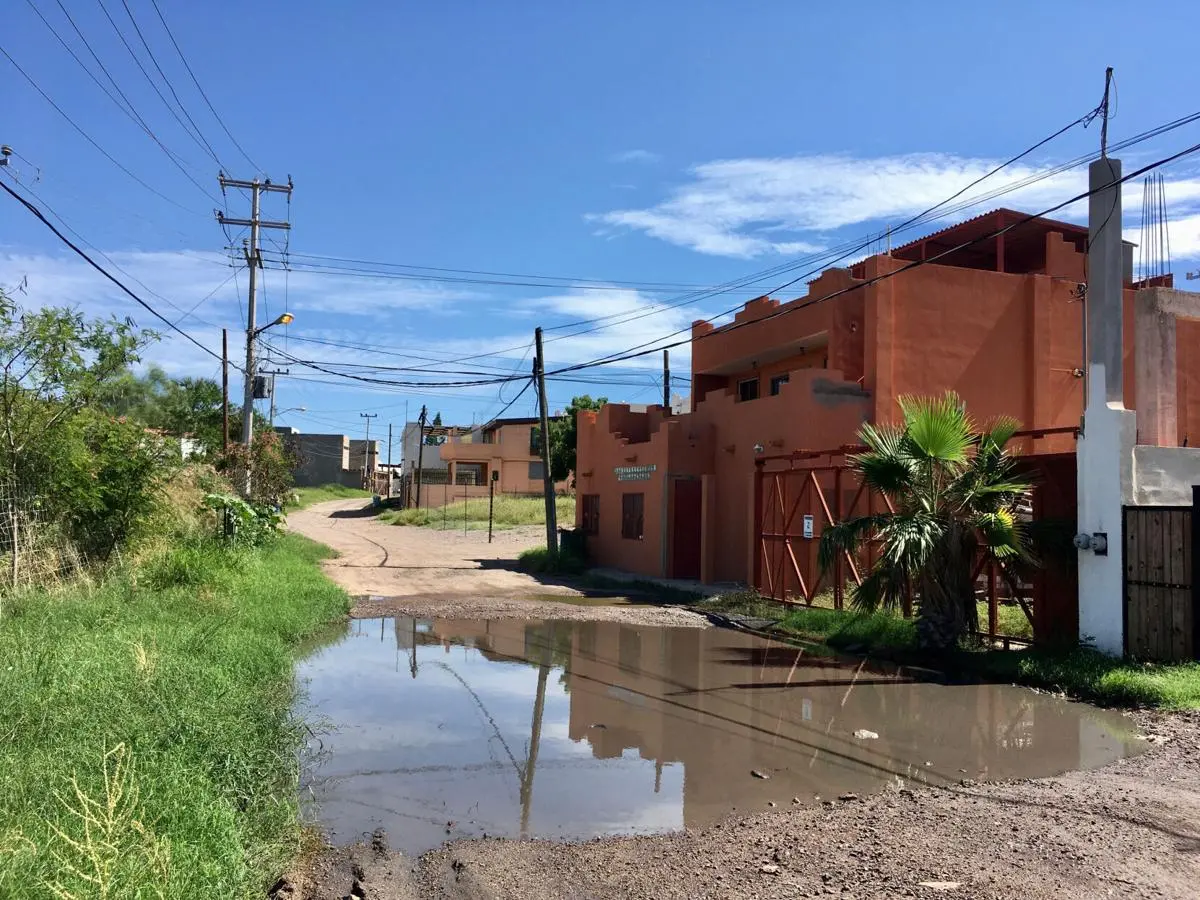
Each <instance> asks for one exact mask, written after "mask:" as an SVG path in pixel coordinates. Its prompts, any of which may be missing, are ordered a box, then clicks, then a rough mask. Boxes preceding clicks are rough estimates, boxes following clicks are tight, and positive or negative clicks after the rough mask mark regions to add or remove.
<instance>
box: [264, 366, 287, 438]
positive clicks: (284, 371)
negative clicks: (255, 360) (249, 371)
mask: <svg viewBox="0 0 1200 900" xmlns="http://www.w3.org/2000/svg"><path fill="white" fill-rule="evenodd" d="M262 374H263V375H269V376H271V415H270V417H269V419H268V421H269V422H270V423H271V427H272V428H274V427H275V376H276V375H291V374H292V373H291V370H290V369H263V370H262Z"/></svg>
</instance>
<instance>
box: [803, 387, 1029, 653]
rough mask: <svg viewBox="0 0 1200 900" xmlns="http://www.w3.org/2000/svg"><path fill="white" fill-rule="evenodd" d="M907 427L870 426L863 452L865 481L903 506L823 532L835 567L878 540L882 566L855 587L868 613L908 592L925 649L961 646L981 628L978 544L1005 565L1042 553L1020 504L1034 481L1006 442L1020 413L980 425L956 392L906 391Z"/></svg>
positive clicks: (824, 553)
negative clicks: (1022, 472) (924, 394)
mask: <svg viewBox="0 0 1200 900" xmlns="http://www.w3.org/2000/svg"><path fill="white" fill-rule="evenodd" d="M900 409H901V412H902V414H903V426H902V427H899V428H897V427H893V426H886V425H885V426H879V427H875V426H872V425H864V426H863V427H862V429H861V431H860V437H861V439H862V441H863V443H864V444H866V445H867V447H868V449H867V451H866V452H865V453H862V454H859V455H858V456H855V457H853V459H852V464H853V466H854V468H855V469H856V470H857V471H858V473H859V474H860V476H861V477H862V479H863V481H864V482H865V483H866V484H867V485H868V486H870V487H871V488H872V489H874V490H876V491H879V492H880V493H883V494H885V495H886V496H887V497H888V498H889V499H890V501H891V503H892V506H893V508H894V509H895V512H885V513H879V514H876V515H870V516H863V517H859V518H856V519H851V520H849V521H846V522H842V523H838V524H837V525H833V526H831V527H829V528H827V529H826V530H825V531H824V532H823V533H822V535H821V543H820V550H819V558H820V562H821V565H822V567H823V568H824V569H825V570H828V569H830V568H831V567H832V565H833V562H834V560H835V559H836V558H837V557H838V556H840V555H841V554H843V553H846V552H849V553H855V552H857V551H858V550H859V549H860V547H861V546H862V545H863V543H864V542H866V541H868V540H872V539H878V540H879V542H880V545H881V552H880V554H879V557H878V561H877V562H876V563H875V565H874V567H873V568H872V569H871V571H870V572H869V573H868V574H867V576H866V577H865V578H864V579H863V581H862V584H860V585H857V586H855V587H854V588H853V591H852V601H853V603H854V605H855V606H856V607H857V608H859V609H861V610H863V611H866V612H874V611H876V610H879V609H887V610H895V609H896V608H897V607H898V606H899V605H900V604H901V602H902V600H903V598H904V596H905V595H906V593H907V592H908V591H910V590H911V591H912V592H913V594H914V596H915V598H916V602H917V609H918V633H919V634H920V636H921V641H922V643H923V644H924V645H925V646H929V647H936V648H942V649H944V648H947V647H952V646H954V645H955V644H957V643H958V642H959V641H960V640H962V639H963V638H964V637H965V636H967V635H969V634H972V633H974V632H975V631H976V630H977V629H978V611H977V607H976V604H975V595H974V583H973V580H972V578H971V573H972V571H973V568H974V565H975V560H976V557H977V554H978V551H979V550H980V548H981V547H982V549H983V551H984V552H985V553H988V554H990V555H991V556H992V557H994V558H995V559H996V560H997V561H998V562H999V564H1000V565H1002V566H1010V567H1015V566H1017V565H1020V564H1030V563H1032V562H1033V561H1034V560H1033V554H1032V552H1031V549H1030V541H1029V537H1028V535H1027V533H1026V531H1025V528H1024V525H1023V523H1021V522H1020V521H1019V519H1018V518H1017V508H1018V506H1019V505H1020V504H1021V502H1022V501H1024V500H1025V499H1027V498H1028V496H1029V493H1030V485H1029V484H1028V483H1026V482H1025V481H1023V480H1021V479H1020V478H1019V477H1018V476H1017V472H1016V459H1015V458H1014V457H1013V456H1012V455H1011V454H1010V453H1009V452H1008V451H1007V450H1006V449H1005V445H1006V444H1007V442H1008V441H1009V439H1010V438H1011V437H1012V435H1013V434H1014V433H1015V432H1016V430H1017V423H1016V422H1014V421H1013V420H1011V419H997V420H996V421H994V422H991V423H989V424H988V425H987V426H986V427H984V428H983V429H977V428H976V427H975V425H974V423H973V422H972V420H971V418H970V417H969V416H968V415H967V412H966V407H965V406H964V405H963V402H962V401H961V400H960V399H959V398H958V396H957V395H956V394H953V393H946V394H945V395H943V396H942V397H936V398H920V397H902V398H901V400H900Z"/></svg>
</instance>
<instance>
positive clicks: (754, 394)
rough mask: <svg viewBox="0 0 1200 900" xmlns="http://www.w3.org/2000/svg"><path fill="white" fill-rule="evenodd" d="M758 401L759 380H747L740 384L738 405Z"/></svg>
mask: <svg viewBox="0 0 1200 900" xmlns="http://www.w3.org/2000/svg"><path fill="white" fill-rule="evenodd" d="M757 399H758V379H757V378H746V379H744V380H742V381H739V382H738V403H745V402H746V401H747V400H757Z"/></svg>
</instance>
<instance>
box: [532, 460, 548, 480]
mask: <svg viewBox="0 0 1200 900" xmlns="http://www.w3.org/2000/svg"><path fill="white" fill-rule="evenodd" d="M545 478H546V468H545V466H543V465H542V462H541V460H538V461H536V462H531V463H530V464H529V480H530V481H544V480H545Z"/></svg>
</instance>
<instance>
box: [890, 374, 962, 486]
mask: <svg viewBox="0 0 1200 900" xmlns="http://www.w3.org/2000/svg"><path fill="white" fill-rule="evenodd" d="M899 403H900V410H901V412H902V413H903V414H904V451H905V452H906V453H907V454H909V455H911V456H912V457H913V458H914V459H917V460H920V461H923V462H931V463H935V464H940V465H942V466H944V467H947V468H951V469H954V468H957V467H959V466H961V465H963V464H964V463H965V462H966V460H967V451H968V450H969V449H970V447H971V444H972V443H973V437H972V424H971V419H970V417H969V416H968V415H967V409H966V406H965V405H964V404H963V402H962V400H961V399H959V396H958V395H957V394H955V393H953V392H950V391H947V392H946V393H945V394H943V395H942V396H941V397H910V396H905V397H901V398H900V400H899Z"/></svg>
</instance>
